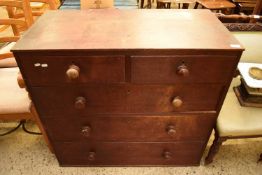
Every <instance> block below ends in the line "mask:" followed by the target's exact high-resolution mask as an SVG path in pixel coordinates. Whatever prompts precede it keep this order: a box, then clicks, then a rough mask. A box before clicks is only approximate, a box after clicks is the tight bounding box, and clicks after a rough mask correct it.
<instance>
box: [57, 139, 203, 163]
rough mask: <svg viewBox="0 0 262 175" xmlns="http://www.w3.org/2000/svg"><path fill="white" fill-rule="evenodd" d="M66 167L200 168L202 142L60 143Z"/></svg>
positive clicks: (60, 151) (59, 157)
mask: <svg viewBox="0 0 262 175" xmlns="http://www.w3.org/2000/svg"><path fill="white" fill-rule="evenodd" d="M54 145H55V147H56V148H57V149H56V152H57V158H58V160H59V162H60V163H61V164H62V165H63V166H83V165H85V166H87V165H89V166H121V165H122V166H123V165H144V164H147V165H162V166H163V165H198V164H199V161H200V158H201V154H202V151H203V148H204V147H205V143H203V142H177V143H175V142H173V143H172V142H144V143H139V142H129V143H125V142H113V143H112V142H88V143H84V142H66V143H63V142H58V143H55V144H54Z"/></svg>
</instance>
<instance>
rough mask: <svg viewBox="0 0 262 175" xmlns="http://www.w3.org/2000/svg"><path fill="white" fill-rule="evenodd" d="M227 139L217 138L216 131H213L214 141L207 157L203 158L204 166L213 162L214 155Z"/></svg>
mask: <svg viewBox="0 0 262 175" xmlns="http://www.w3.org/2000/svg"><path fill="white" fill-rule="evenodd" d="M226 140H227V139H226V138H225V137H219V135H218V133H217V131H215V139H214V141H213V144H212V145H211V147H210V149H209V152H208V155H207V157H206V158H205V165H208V164H210V163H212V162H213V159H214V157H215V155H216V153H217V152H218V151H219V148H220V146H221V145H222V143H223V142H224V141H226Z"/></svg>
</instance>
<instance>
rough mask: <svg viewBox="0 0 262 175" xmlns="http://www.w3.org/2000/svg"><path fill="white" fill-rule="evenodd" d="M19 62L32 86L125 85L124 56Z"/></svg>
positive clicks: (58, 57)
mask: <svg viewBox="0 0 262 175" xmlns="http://www.w3.org/2000/svg"><path fill="white" fill-rule="evenodd" d="M20 60H21V62H22V66H23V69H24V73H25V75H26V76H25V78H26V77H30V79H28V82H29V83H30V85H32V86H42V85H61V84H79V83H116V82H124V81H125V57H124V56H82V57H81V56H75V57H66V56H65V57H62V56H54V57H51V56H49V57H48V56H46V57H34V56H32V57H30V58H24V59H20Z"/></svg>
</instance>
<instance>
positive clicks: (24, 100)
mask: <svg viewBox="0 0 262 175" xmlns="http://www.w3.org/2000/svg"><path fill="white" fill-rule="evenodd" d="M0 6H2V7H3V6H4V7H6V9H7V11H8V15H9V17H10V18H6V19H0V24H3V25H10V26H11V27H12V29H13V34H14V35H13V36H4V37H0V42H3V43H6V45H5V46H4V47H3V48H1V49H0V97H1V98H0V120H1V121H14V120H28V119H31V120H34V121H35V122H36V123H37V125H38V127H39V129H40V130H41V132H42V133H43V137H44V139H45V141H46V143H47V145H48V146H49V149H50V151H51V152H53V150H52V147H51V145H50V143H49V140H48V138H47V136H46V134H45V130H44V129H43V126H42V124H41V122H40V120H39V117H38V115H37V112H36V111H35V108H34V105H33V104H32V102H31V100H30V98H29V96H28V93H27V91H26V90H25V89H21V88H25V86H24V83H23V78H22V76H21V74H20V73H19V68H18V67H17V65H16V61H15V59H14V57H13V54H12V53H11V52H10V49H11V48H12V47H13V46H14V44H15V41H17V40H18V39H19V37H20V32H21V29H22V30H26V29H28V27H30V25H32V23H33V17H32V13H31V9H30V4H29V0H23V1H19V0H1V1H0ZM13 8H20V10H23V15H24V18H23V19H16V18H13V17H14V16H13V15H14V11H13ZM18 26H20V27H18ZM9 42H10V43H9ZM19 86H20V87H19Z"/></svg>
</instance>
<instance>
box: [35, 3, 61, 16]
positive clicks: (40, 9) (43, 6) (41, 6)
mask: <svg viewBox="0 0 262 175" xmlns="http://www.w3.org/2000/svg"><path fill="white" fill-rule="evenodd" d="M30 6H31V8H32V14H33V16H41V15H42V14H43V13H44V12H45V11H46V10H56V9H58V8H59V6H60V1H57V0H30Z"/></svg>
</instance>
